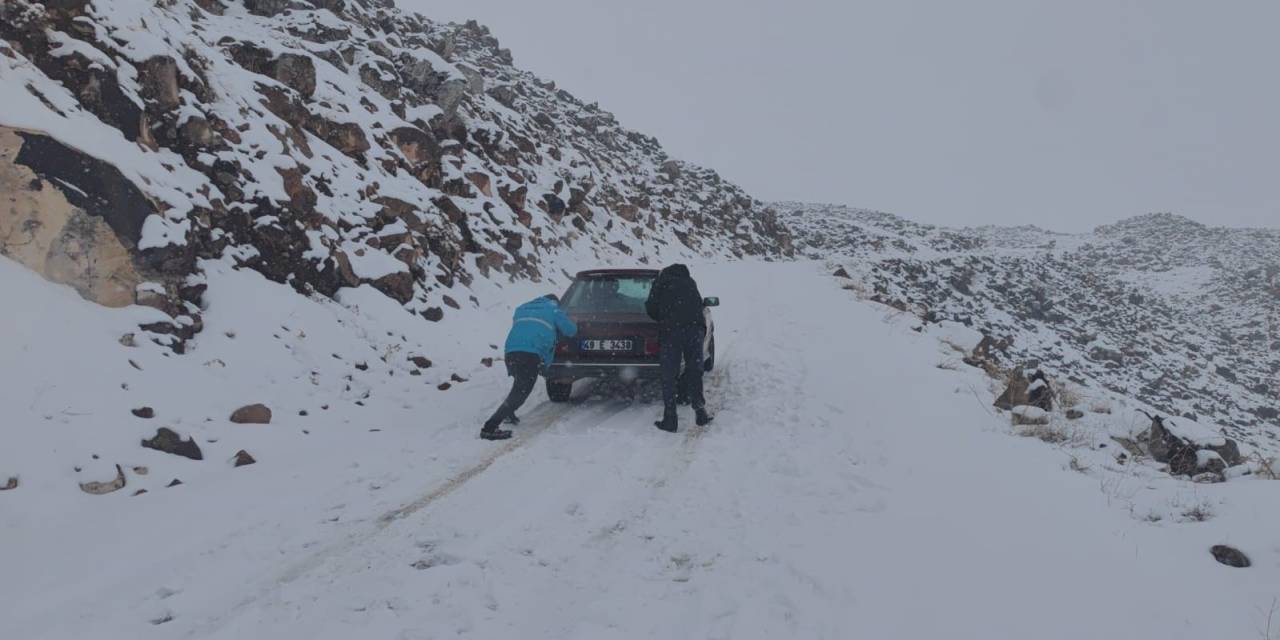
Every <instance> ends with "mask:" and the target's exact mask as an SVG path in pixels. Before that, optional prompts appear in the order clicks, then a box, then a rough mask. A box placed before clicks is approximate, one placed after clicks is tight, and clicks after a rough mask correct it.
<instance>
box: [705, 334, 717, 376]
mask: <svg viewBox="0 0 1280 640" xmlns="http://www.w3.org/2000/svg"><path fill="white" fill-rule="evenodd" d="M714 368H716V337H715V336H711V344H708V345H707V357H706V358H703V360H702V370H703V371H711V370H712V369H714Z"/></svg>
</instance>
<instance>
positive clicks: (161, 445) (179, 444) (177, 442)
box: [142, 427, 204, 460]
mask: <svg viewBox="0 0 1280 640" xmlns="http://www.w3.org/2000/svg"><path fill="white" fill-rule="evenodd" d="M142 446H143V447H146V448H148V449H155V450H156V451H163V452H165V453H171V454H173V455H176V456H182V457H184V458H190V459H192V460H203V459H204V454H203V453H202V452H201V451H200V445H198V444H196V442H195V440H192V439H191V438H187V439H186V440H183V439H182V437H181V436H179V435H178V434H177V433H176V432H174V431H173V430H172V429H170V428H168V427H160V428H159V429H158V430H156V435H155V436H154V437H152V438H151V439H149V440H143V441H142Z"/></svg>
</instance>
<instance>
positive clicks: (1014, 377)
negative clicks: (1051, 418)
mask: <svg viewBox="0 0 1280 640" xmlns="http://www.w3.org/2000/svg"><path fill="white" fill-rule="evenodd" d="M1020 405H1028V406H1032V407H1037V408H1039V409H1041V410H1043V411H1045V412H1050V411H1053V388H1052V387H1050V386H1049V378H1048V376H1046V375H1045V374H1044V372H1043V371H1040V370H1038V369H1037V370H1034V371H1032V372H1031V374H1030V376H1028V374H1027V373H1026V371H1024V370H1022V369H1015V370H1014V371H1012V372H1010V373H1009V386H1008V387H1006V388H1005V390H1004V393H1002V394H1000V397H999V398H996V402H995V406H996V407H997V408H1000V409H1005V410H1011V409H1013V408H1014V407H1017V406H1020Z"/></svg>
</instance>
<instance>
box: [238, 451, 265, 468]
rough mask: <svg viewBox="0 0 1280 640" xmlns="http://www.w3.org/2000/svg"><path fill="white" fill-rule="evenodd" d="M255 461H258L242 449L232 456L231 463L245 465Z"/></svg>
mask: <svg viewBox="0 0 1280 640" xmlns="http://www.w3.org/2000/svg"><path fill="white" fill-rule="evenodd" d="M257 462H258V461H257V460H254V459H253V456H251V455H249V452H248V451H245V450H244V449H241V450H239V451H237V452H236V456H235V458H232V460H231V464H232V466H233V467H245V466H248V465H251V464H255V463H257Z"/></svg>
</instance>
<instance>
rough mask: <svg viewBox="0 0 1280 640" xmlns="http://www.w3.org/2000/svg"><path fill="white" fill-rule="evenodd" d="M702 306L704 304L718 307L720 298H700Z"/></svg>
mask: <svg viewBox="0 0 1280 640" xmlns="http://www.w3.org/2000/svg"><path fill="white" fill-rule="evenodd" d="M702 306H704V307H718V306H720V298H716V297H711V298H703V299H702Z"/></svg>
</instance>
